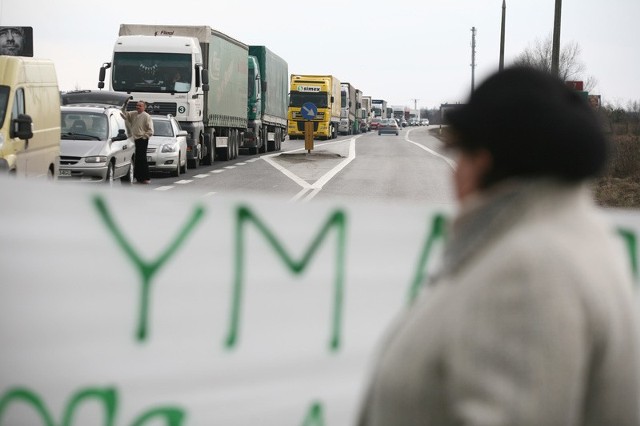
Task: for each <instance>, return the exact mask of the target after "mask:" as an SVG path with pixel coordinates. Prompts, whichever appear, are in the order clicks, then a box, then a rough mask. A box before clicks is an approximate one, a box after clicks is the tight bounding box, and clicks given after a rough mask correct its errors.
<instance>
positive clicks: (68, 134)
mask: <svg viewBox="0 0 640 426" xmlns="http://www.w3.org/2000/svg"><path fill="white" fill-rule="evenodd" d="M60 126H61V131H60V133H61V136H62V139H81V140H82V139H86V140H107V138H108V135H109V133H108V126H107V117H106V116H105V115H104V114H100V113H95V112H78V111H62V116H61V122H60Z"/></svg>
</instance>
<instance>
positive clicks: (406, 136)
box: [404, 129, 457, 170]
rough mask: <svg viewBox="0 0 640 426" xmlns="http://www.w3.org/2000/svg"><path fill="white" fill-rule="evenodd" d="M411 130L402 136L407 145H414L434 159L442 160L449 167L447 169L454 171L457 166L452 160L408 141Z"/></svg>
mask: <svg viewBox="0 0 640 426" xmlns="http://www.w3.org/2000/svg"><path fill="white" fill-rule="evenodd" d="M412 130H413V129H409V131H408V132H407V133H406V134H405V135H404V140H405V141H407V142H409V143H412V144H414V145H415V146H417V147H418V148H422V149H424V150H425V151H427V152H428V153H429V154H432V155H434V156H436V157H438V158H442V159H443V160H444V161H445V162H446V163H447V164H448V165H449V167H451V168H452V169H454V170H455V168H456V166H457V164H456V162H455V161H453V160H452V159H450V158H449V157H445V156H444V155H442V154H440V153H439V152H436V151H434V150H432V149H430V148H427V147H426V146H424V145H420V144H419V143H417V142H414V141H412V140H410V139H409V134H410V133H411V131H412Z"/></svg>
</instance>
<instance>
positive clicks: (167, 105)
mask: <svg viewBox="0 0 640 426" xmlns="http://www.w3.org/2000/svg"><path fill="white" fill-rule="evenodd" d="M135 109H136V104H135V102H129V103H128V104H127V111H135ZM146 111H147V112H148V113H149V114H151V115H167V114H171V115H173V116H174V117H175V115H176V112H177V111H178V106H177V104H176V103H175V102H154V103H149V104H147V109H146Z"/></svg>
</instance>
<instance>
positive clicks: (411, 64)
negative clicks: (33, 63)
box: [0, 0, 640, 107]
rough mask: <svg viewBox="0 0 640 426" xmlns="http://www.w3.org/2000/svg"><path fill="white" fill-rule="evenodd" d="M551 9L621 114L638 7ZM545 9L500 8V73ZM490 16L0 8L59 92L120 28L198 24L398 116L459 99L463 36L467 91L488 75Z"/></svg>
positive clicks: (637, 92)
mask: <svg viewBox="0 0 640 426" xmlns="http://www.w3.org/2000/svg"><path fill="white" fill-rule="evenodd" d="M562 3H563V4H562V34H561V37H562V43H563V44H566V43H568V42H576V43H578V44H579V46H580V48H581V50H582V52H581V55H580V58H581V60H582V62H584V65H585V67H586V74H588V75H589V76H592V77H594V78H595V79H596V80H597V82H598V85H597V86H596V88H595V89H594V90H592V91H591V92H590V93H592V94H600V95H602V100H603V102H604V103H607V102H609V103H613V104H621V105H623V106H624V105H626V104H627V102H629V101H637V100H640V48H638V43H639V41H640V0H611V1H603V0H564V1H563V2H562ZM307 4H308V6H307ZM320 5H321V6H322V7H319V6H320ZM554 7H555V0H507V19H506V43H505V44H506V46H505V63H506V65H508V64H509V63H510V61H511V60H512V59H513V58H514V57H515V56H516V55H518V54H519V53H521V52H522V51H523V50H524V49H526V48H527V47H528V46H531V45H533V44H534V43H535V41H536V40H537V39H539V40H542V39H544V38H546V37H548V36H550V35H551V34H552V31H553V17H554ZM323 13H325V14H324V15H323ZM501 13H502V0H445V1H442V0H440V1H432V0H403V1H399V2H382V1H378V0H368V1H360V0H355V1H353V0H324V1H323V2H321V3H318V2H313V3H312V2H308V3H307V2H305V1H304V0H298V1H295V2H292V1H289V0H286V1H285V0H264V1H261V2H258V1H257V0H245V1H243V0H228V1H207V2H205V1H194V0H180V1H167V0H154V1H144V2H143V1H139V2H134V1H123V0H110V1H108V2H99V1H75V0H56V1H47V0H0V25H2V26H5V25H18V26H31V27H33V33H34V56H37V57H43V58H49V59H52V60H53V61H54V62H55V64H56V67H57V70H58V80H59V83H60V88H61V90H71V89H74V88H76V87H78V88H82V89H95V88H97V76H98V69H99V67H100V65H101V64H102V63H103V62H106V61H110V60H111V52H112V48H113V44H114V42H115V39H116V37H117V34H118V28H119V25H120V24H121V23H141V24H181V25H209V26H211V27H213V28H215V29H217V30H219V31H222V32H223V33H226V34H227V35H229V36H231V37H233V38H235V39H237V40H240V41H242V42H244V43H246V44H257V45H266V46H267V47H269V48H270V49H271V50H273V51H274V52H275V53H277V54H278V55H280V56H282V57H283V58H284V59H285V60H286V61H287V62H288V63H289V73H295V74H333V75H335V76H336V77H337V78H338V79H340V80H341V81H344V82H350V83H352V84H353V85H354V86H355V87H357V88H358V89H360V90H362V91H363V93H364V94H365V95H369V96H372V97H374V98H381V99H386V100H387V101H388V102H389V103H390V104H394V105H407V106H410V107H413V106H414V105H417V106H418V107H435V106H439V105H440V104H441V103H445V102H449V103H453V102H464V101H465V100H466V97H467V95H468V94H469V91H470V87H471V66H470V64H471V28H472V27H476V29H477V34H476V72H475V80H476V86H477V85H478V84H479V83H480V82H481V81H482V79H483V78H484V77H486V76H487V75H488V74H490V73H492V72H494V71H495V70H497V68H498V60H499V52H500V22H501ZM414 100H417V101H415V102H414Z"/></svg>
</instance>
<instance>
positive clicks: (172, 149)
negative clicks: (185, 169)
mask: <svg viewBox="0 0 640 426" xmlns="http://www.w3.org/2000/svg"><path fill="white" fill-rule="evenodd" d="M176 151H178V146H177V145H173V144H166V145H162V149H161V150H160V152H176Z"/></svg>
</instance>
